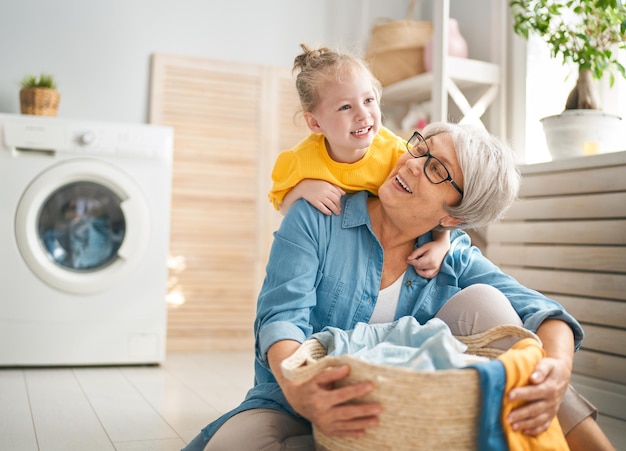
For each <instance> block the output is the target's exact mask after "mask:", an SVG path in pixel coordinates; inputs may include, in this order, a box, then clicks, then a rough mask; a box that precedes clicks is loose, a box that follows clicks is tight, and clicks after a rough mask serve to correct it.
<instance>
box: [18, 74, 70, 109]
mask: <svg viewBox="0 0 626 451" xmlns="http://www.w3.org/2000/svg"><path fill="white" fill-rule="evenodd" d="M20 88H21V89H20V108H21V111H22V114H34V115H38V116H56V115H57V110H58V108H59V100H60V98H61V95H60V94H59V92H58V91H57V89H56V88H57V86H56V82H55V81H54V77H52V75H48V74H41V75H40V76H39V77H36V76H35V75H30V74H29V75H26V76H25V77H24V78H23V79H22V81H21V82H20Z"/></svg>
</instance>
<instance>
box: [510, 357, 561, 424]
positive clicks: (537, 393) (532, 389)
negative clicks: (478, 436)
mask: <svg viewBox="0 0 626 451" xmlns="http://www.w3.org/2000/svg"><path fill="white" fill-rule="evenodd" d="M569 377H570V370H569V368H568V365H567V363H566V362H563V361H560V360H558V359H553V358H544V359H541V360H540V361H539V363H537V367H536V368H535V371H533V373H532V375H531V376H530V384H529V385H526V386H523V387H517V388H515V389H513V390H511V392H510V393H509V400H511V401H525V402H526V404H524V405H523V406H522V407H518V408H517V409H515V410H513V411H512V412H511V414H510V415H509V422H510V424H511V427H512V428H513V430H516V431H522V432H524V433H525V434H528V435H533V436H535V435H539V434H540V433H542V432H544V431H545V430H547V429H548V427H549V426H550V423H551V422H552V419H553V418H554V417H555V416H556V413H557V412H558V410H559V407H560V406H561V403H562V402H563V398H564V397H565V392H566V391H567V387H568V385H569Z"/></svg>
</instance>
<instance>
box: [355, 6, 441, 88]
mask: <svg viewBox="0 0 626 451" xmlns="http://www.w3.org/2000/svg"><path fill="white" fill-rule="evenodd" d="M416 4H417V1H416V0H413V1H411V3H410V4H409V7H408V10H407V16H406V19H405V20H384V21H383V22H380V23H378V24H376V25H374V26H373V27H372V32H371V36H370V41H369V44H368V48H367V52H366V54H365V60H366V61H367V62H368V64H369V65H370V67H371V68H372V72H373V73H374V75H375V76H376V78H378V80H379V81H380V83H381V84H382V85H383V86H388V85H391V84H393V83H396V82H398V81H400V80H404V79H406V78H411V77H413V76H415V75H419V74H421V73H422V72H424V71H425V69H424V47H425V45H426V43H427V42H428V40H429V39H430V37H431V35H432V29H433V28H432V23H431V22H423V21H415V20H412V17H413V13H414V10H415V6H416Z"/></svg>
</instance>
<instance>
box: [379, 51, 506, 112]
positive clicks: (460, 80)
mask: <svg viewBox="0 0 626 451" xmlns="http://www.w3.org/2000/svg"><path fill="white" fill-rule="evenodd" d="M448 74H449V78H450V79H451V80H452V81H454V82H455V83H456V85H457V86H458V87H459V89H471V88H474V87H484V86H494V85H499V84H500V76H501V75H500V67H499V66H498V65H497V64H494V63H488V62H485V61H478V60H472V59H467V58H456V57H452V56H450V57H448ZM433 80H434V76H433V73H432V72H425V73H423V74H419V75H416V76H415V77H411V78H408V79H406V80H402V81H399V82H397V83H394V84H393V85H389V86H387V87H385V88H383V93H382V101H383V103H384V105H385V106H387V105H394V104H406V103H407V102H416V103H419V102H424V101H426V100H429V99H430V98H431V97H432V87H433Z"/></svg>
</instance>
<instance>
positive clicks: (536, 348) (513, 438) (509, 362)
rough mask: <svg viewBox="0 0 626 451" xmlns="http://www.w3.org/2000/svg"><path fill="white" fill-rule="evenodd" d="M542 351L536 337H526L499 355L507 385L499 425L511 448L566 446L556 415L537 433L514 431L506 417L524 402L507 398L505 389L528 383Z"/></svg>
mask: <svg viewBox="0 0 626 451" xmlns="http://www.w3.org/2000/svg"><path fill="white" fill-rule="evenodd" d="M545 355H546V353H545V351H544V350H543V348H542V347H541V345H540V344H539V343H538V342H537V341H536V340H534V339H532V338H525V339H523V340H521V341H518V342H517V343H515V344H514V345H513V346H512V347H511V349H509V350H508V351H506V352H504V353H502V354H500V356H499V357H498V359H499V360H501V361H502V363H503V364H504V369H505V371H506V388H505V393H504V399H503V400H502V428H503V429H504V433H505V434H506V438H507V442H508V444H509V450H510V451H548V450H549V451H559V450H560V451H566V450H569V447H568V446H567V441H566V440H565V435H563V430H562V429H561V425H560V424H559V420H558V419H557V418H556V417H554V418H553V419H552V422H551V423H550V427H548V429H547V430H546V431H544V432H542V433H541V434H539V435H537V436H531V435H526V434H524V433H523V432H521V431H514V430H513V429H512V428H511V425H510V424H509V422H508V420H507V417H508V416H509V414H510V413H511V411H512V410H513V409H515V408H516V407H519V406H520V405H522V404H523V402H520V401H509V400H508V399H507V395H508V393H509V392H510V391H511V390H512V389H513V388H515V387H519V386H523V385H527V384H528V379H529V378H530V375H531V374H532V372H533V371H534V369H535V366H536V365H537V362H539V360H541V359H542V358H543V357H545Z"/></svg>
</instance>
